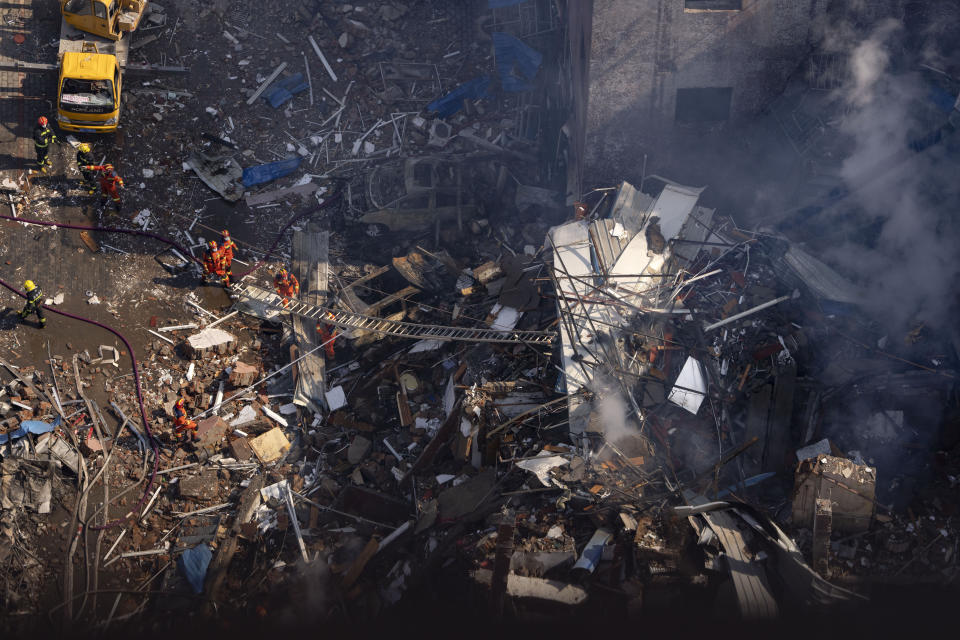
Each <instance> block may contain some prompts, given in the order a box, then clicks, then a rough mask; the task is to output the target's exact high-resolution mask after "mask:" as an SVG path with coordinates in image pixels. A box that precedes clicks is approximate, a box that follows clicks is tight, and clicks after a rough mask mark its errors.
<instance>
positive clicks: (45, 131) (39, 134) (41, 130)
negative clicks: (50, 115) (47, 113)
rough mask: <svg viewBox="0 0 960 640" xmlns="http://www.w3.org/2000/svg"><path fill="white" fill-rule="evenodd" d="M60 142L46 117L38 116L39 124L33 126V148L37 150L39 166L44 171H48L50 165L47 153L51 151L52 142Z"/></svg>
mask: <svg viewBox="0 0 960 640" xmlns="http://www.w3.org/2000/svg"><path fill="white" fill-rule="evenodd" d="M51 142H60V140H59V138H57V136H56V135H55V134H54V133H53V129H51V128H50V124H49V122H48V121H47V119H46V117H44V116H40V117H39V118H37V126H35V127H34V128H33V149H34V151H36V152H37V168H39V169H40V171H42V172H43V173H46V172H47V167H49V166H51V165H50V159H49V158H48V157H47V154H48V153H49V152H50V143H51Z"/></svg>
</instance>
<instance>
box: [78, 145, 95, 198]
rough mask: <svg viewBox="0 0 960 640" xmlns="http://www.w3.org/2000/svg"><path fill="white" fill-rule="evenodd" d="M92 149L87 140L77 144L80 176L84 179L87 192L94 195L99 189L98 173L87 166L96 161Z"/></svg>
mask: <svg viewBox="0 0 960 640" xmlns="http://www.w3.org/2000/svg"><path fill="white" fill-rule="evenodd" d="M92 151H93V150H92V149H91V147H90V145H89V144H88V143H86V142H81V143H80V144H78V145H77V168H78V169H79V170H80V178H81V179H82V180H83V188H84V189H86V190H87V194H89V195H91V196H92V195H93V194H94V193H95V192H96V190H97V173H96V171H93V170H91V169H88V168H87V167H89V166H92V165H93V163H94V160H93V155H92Z"/></svg>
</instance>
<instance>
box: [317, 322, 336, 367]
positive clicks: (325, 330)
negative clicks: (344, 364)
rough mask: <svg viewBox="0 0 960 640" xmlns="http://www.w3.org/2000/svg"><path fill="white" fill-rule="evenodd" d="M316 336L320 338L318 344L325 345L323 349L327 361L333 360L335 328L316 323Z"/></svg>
mask: <svg viewBox="0 0 960 640" xmlns="http://www.w3.org/2000/svg"><path fill="white" fill-rule="evenodd" d="M317 336H318V337H319V338H320V344H323V343H326V345H325V346H324V349H325V350H326V352H327V359H329V360H333V356H334V351H333V344H334V343H335V342H336V339H337V328H336V327H335V326H333V325H332V324H327V323H326V322H322V321H318V322H317Z"/></svg>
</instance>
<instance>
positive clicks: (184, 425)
mask: <svg viewBox="0 0 960 640" xmlns="http://www.w3.org/2000/svg"><path fill="white" fill-rule="evenodd" d="M188 432H189V435H190V437H191V438H193V439H194V440H197V439H198V438H197V423H196V422H194V421H193V420H191V419H190V418H188V417H187V409H186V407H185V406H184V402H183V398H177V403H176V404H175V405H173V437H174V438H176V439H177V440H182V439H183V438H184V437H185V436H186V435H187V434H188Z"/></svg>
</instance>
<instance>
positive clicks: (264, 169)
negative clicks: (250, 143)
mask: <svg viewBox="0 0 960 640" xmlns="http://www.w3.org/2000/svg"><path fill="white" fill-rule="evenodd" d="M301 160H303V158H300V157H299V156H298V157H296V158H287V159H286V160H278V161H277V162H268V163H267V164H261V165H257V166H255V167H247V168H246V169H244V170H243V186H245V187H252V186H254V185H257V184H263V183H265V182H270V181H272V180H276V179H277V178H282V177H283V176H287V175H290V174H291V173H293V172H294V171H296V170H297V167H299V166H300V161H301Z"/></svg>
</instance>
